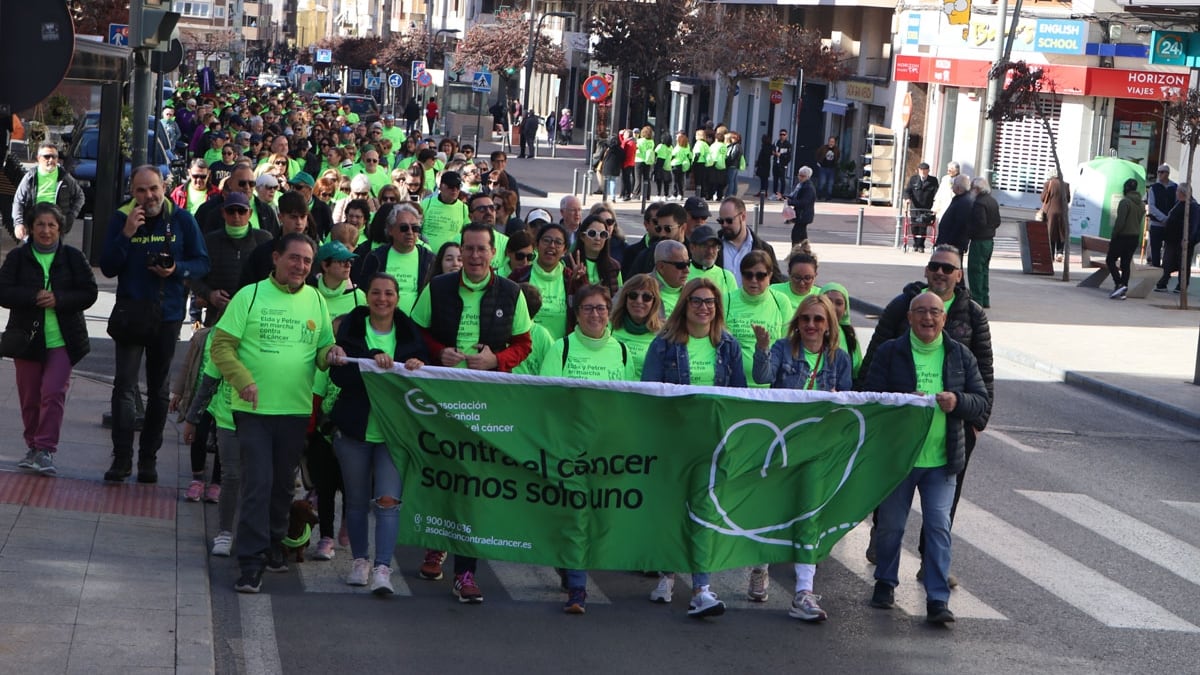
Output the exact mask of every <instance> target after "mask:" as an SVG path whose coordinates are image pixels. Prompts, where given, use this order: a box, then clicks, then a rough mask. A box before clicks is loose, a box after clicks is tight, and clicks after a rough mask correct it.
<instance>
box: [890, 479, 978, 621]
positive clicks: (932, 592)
mask: <svg viewBox="0 0 1200 675" xmlns="http://www.w3.org/2000/svg"><path fill="white" fill-rule="evenodd" d="M957 483H958V476H956V475H954V474H952V473H946V469H945V467H940V466H939V467H934V468H927V469H920V468H918V469H913V470H912V472H911V473H909V474H908V477H907V478H905V479H904V481H903V482H902V483H900V485H898V486H896V489H895V490H894V491H892V494H890V495H888V496H887V497H886V498H885V499H884V500H883V502H882V503H881V504H880V505H879V523H878V524H877V525H876V526H875V545H876V551H875V555H876V556H877V558H876V560H877V562H876V567H875V580H876V581H882V582H884V583H886V584H888V585H889V586H891V587H892V588H895V587H896V586H897V585H899V583H900V544H901V542H902V541H903V540H904V525H905V522H906V521H907V520H908V511H909V509H911V508H912V498H913V490H918V491H920V493H921V514H922V516H921V520H922V524H923V526H924V531H925V554H924V557H923V564H924V566H925V597H926V599H927V600H941V601H942V602H948V601H949V600H950V585H949V584H948V583H947V582H946V575H947V574H949V573H950V506H951V505H952V504H953V503H954V487H955V485H956V484H957Z"/></svg>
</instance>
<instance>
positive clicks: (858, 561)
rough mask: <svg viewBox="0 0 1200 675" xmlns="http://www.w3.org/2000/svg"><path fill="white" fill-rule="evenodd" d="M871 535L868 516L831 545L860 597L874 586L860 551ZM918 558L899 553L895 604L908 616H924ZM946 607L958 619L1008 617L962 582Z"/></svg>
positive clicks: (869, 567) (818, 581) (871, 568)
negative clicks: (856, 584) (857, 580)
mask: <svg viewBox="0 0 1200 675" xmlns="http://www.w3.org/2000/svg"><path fill="white" fill-rule="evenodd" d="M870 538H871V523H870V521H869V520H868V521H867V522H863V523H861V524H859V526H858V527H856V528H854V529H853V530H851V531H850V532H848V533H847V534H846V536H845V537H843V538H842V540H841V541H840V542H838V545H837V546H835V547H834V549H833V558H834V559H836V560H837V561H838V562H839V563H841V564H842V565H843V566H844V567H845V568H846V569H848V570H850V571H851V572H853V573H854V574H855V576H857V577H858V578H860V579H862V580H863V581H865V582H867V584H868V585H867V586H864V587H863V598H864V599H865V598H867V597H868V596H870V594H871V589H873V588H874V587H875V566H874V565H872V564H870V563H869V562H867V558H866V556H865V555H864V554H865V553H866V550H867V543H868V542H869V541H870ZM920 564H921V559H920V557H919V556H918V555H917V554H916V553H915V552H911V551H908V550H905V551H903V552H902V553H901V555H900V573H899V575H898V576H899V578H900V585H899V586H897V587H896V591H895V593H896V606H897V607H899V608H900V609H902V610H904V611H905V612H906V613H908V614H909V615H911V616H925V587H924V586H923V585H922V583H921V582H919V581H917V569H918V568H919V567H920ZM814 585H815V586H820V585H821V572H820V568H818V570H817V578H816V581H815V583H814ZM950 609H951V610H952V611H953V612H954V615H955V616H956V617H958V618H960V619H995V620H1007V619H1008V617H1006V616H1004V615H1003V614H1001V613H1000V612H998V611H996V610H995V609H993V608H992V607H990V606H988V605H987V604H986V603H984V602H983V601H982V600H980V599H979V598H978V597H976V596H975V595H973V594H972V593H971V592H970V591H968V590H967V589H966V588H964V587H963V586H959V587H958V588H956V589H954V590H953V592H951V594H950Z"/></svg>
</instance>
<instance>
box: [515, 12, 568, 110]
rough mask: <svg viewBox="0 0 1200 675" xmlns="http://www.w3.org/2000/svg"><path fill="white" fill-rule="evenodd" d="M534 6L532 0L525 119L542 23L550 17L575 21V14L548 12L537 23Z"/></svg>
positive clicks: (526, 69)
mask: <svg viewBox="0 0 1200 675" xmlns="http://www.w3.org/2000/svg"><path fill="white" fill-rule="evenodd" d="M533 5H534V3H533V2H532V0H531V1H530V3H529V10H530V13H529V47H528V48H527V49H526V50H525V96H524V98H523V100H522V101H521V115H522V119H524V116H525V115H528V114H529V93H530V90H531V89H532V88H533V56H534V53H535V51H536V50H537V36H538V35H540V34H541V32H542V22H543V21H545V20H546V17H548V16H557V17H559V18H562V19H574V18H575V12H546V13H545V14H543V15H541V16H540V17H538V20H537V23H536V24H535V23H534V21H533Z"/></svg>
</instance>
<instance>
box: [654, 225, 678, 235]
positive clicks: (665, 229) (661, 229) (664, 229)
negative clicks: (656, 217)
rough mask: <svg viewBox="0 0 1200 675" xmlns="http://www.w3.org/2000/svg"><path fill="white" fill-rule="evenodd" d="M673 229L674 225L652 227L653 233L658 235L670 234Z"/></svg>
mask: <svg viewBox="0 0 1200 675" xmlns="http://www.w3.org/2000/svg"><path fill="white" fill-rule="evenodd" d="M674 229H675V226H674V225H655V226H654V231H655V232H656V233H658V234H671V230H674Z"/></svg>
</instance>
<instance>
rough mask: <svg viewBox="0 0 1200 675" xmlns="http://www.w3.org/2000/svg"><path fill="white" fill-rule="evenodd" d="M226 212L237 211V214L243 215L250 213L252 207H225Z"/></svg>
mask: <svg viewBox="0 0 1200 675" xmlns="http://www.w3.org/2000/svg"><path fill="white" fill-rule="evenodd" d="M225 213H236V214H237V215H239V216H241V215H245V214H247V213H250V209H247V208H244V207H241V206H230V207H228V208H226V209H225Z"/></svg>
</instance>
